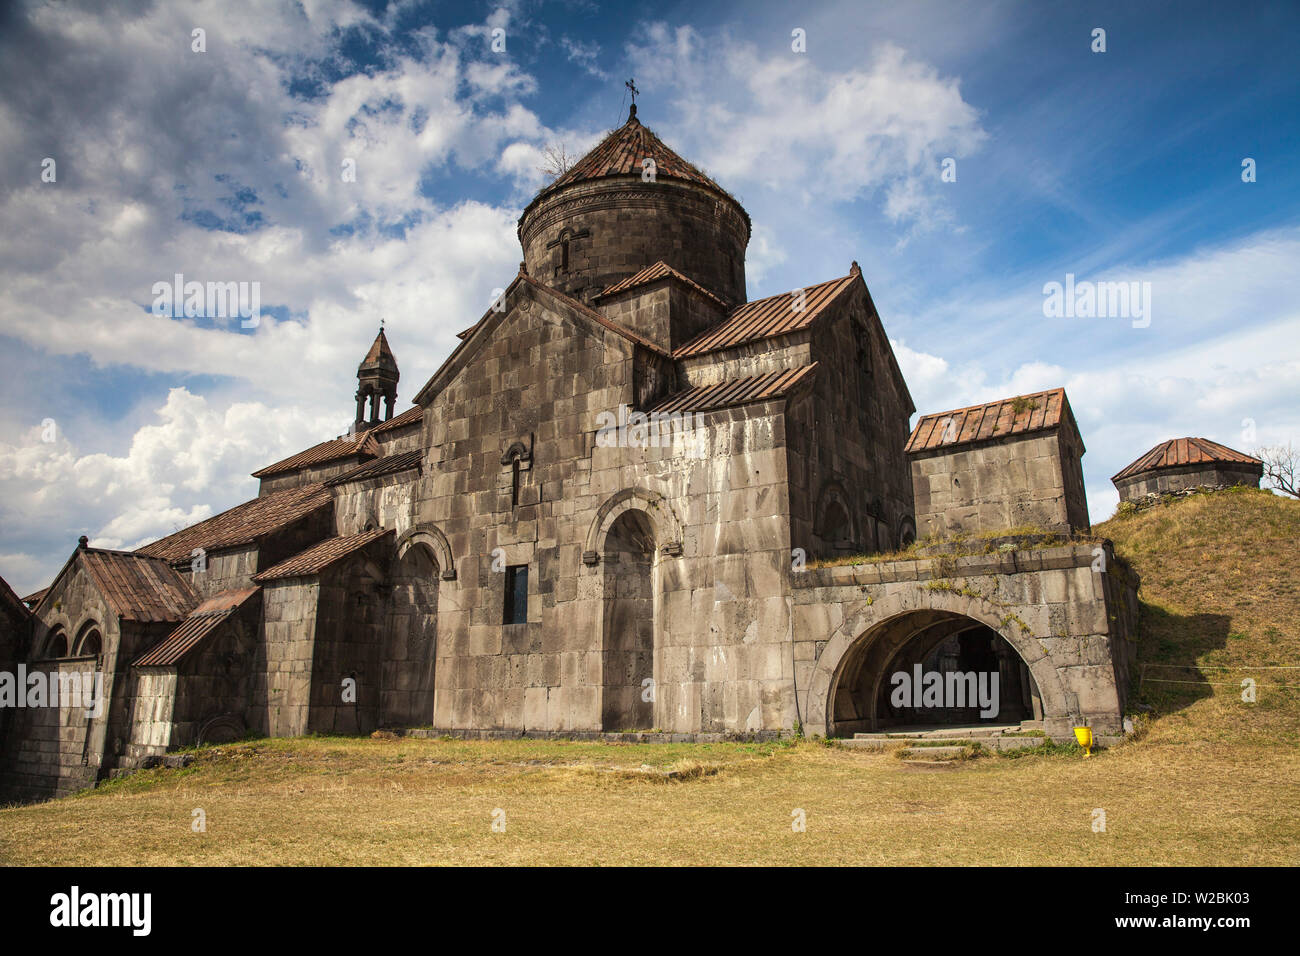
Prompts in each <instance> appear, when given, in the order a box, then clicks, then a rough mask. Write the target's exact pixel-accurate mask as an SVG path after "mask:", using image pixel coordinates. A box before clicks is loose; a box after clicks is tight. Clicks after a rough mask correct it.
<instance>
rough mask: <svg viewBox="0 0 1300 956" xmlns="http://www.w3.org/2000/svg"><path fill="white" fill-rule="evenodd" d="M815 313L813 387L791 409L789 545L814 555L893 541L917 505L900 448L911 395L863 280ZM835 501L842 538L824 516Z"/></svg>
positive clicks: (874, 548)
mask: <svg viewBox="0 0 1300 956" xmlns="http://www.w3.org/2000/svg"><path fill="white" fill-rule="evenodd" d="M818 322H819V324H818V326H817V330H816V332H815V334H814V336H813V339H812V342H811V346H810V358H811V359H812V360H813V361H815V362H817V376H816V380H815V382H814V384H813V394H812V396H811V397H810V399H809V400H808V401H801V402H797V403H795V405H794V406H793V407H792V409H791V412H790V415H791V422H792V426H793V427H792V428H791V430H790V434H791V436H792V441H791V445H790V470H791V490H790V496H791V511H792V515H791V541H792V546H793V547H802V548H803V549H804V550H805V551H806V552H807V553H808V555H809V556H810V557H813V556H821V557H828V556H833V555H835V554H841V553H851V554H862V553H875V552H879V551H889V550H892V549H894V548H896V547H898V546H899V543H900V536H901V533H902V528H903V523H904V519H910V517H911V515H912V485H911V480H910V478H909V475H908V466H907V457H906V454H905V452H904V450H903V449H904V446H905V445H906V443H907V434H908V417H909V416H910V414H911V404H910V400H909V398H908V397H907V394H906V391H905V386H903V385H902V383H901V380H895V378H894V375H893V372H892V364H891V363H890V361H889V360H888V357H887V354H888V349H889V345H888V340H887V339H886V338H885V336H884V331H883V329H881V328H880V326H879V322H878V320H876V319H874V317H873V313H872V312H871V311H870V306H869V303H868V300H867V296H866V294H865V289H864V288H862V287H858V288H857V289H855V290H854V292H853V293H852V294H851V296H850V297H849V298H848V299H847V301H846V302H845V303H844V304H843V305H842V306H840V307H839V309H838V311H837V312H836V313H833V314H831V315H827V316H824V317H822V318H820V319H819V320H818ZM860 355H861V358H859V356H860ZM835 503H839V506H840V507H842V508H843V509H844V511H845V512H846V513H847V516H848V518H849V522H848V529H847V537H846V538H842V539H840V540H838V541H837V540H833V537H834V536H833V534H832V530H833V529H830V528H828V527H827V520H826V517H827V513H828V511H829V510H830V509H831V508H832V507H833V505H834V504H835Z"/></svg>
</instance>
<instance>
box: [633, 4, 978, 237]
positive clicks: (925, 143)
mask: <svg viewBox="0 0 1300 956" xmlns="http://www.w3.org/2000/svg"><path fill="white" fill-rule="evenodd" d="M627 52H628V56H629V59H630V60H631V62H632V65H633V67H634V69H635V72H636V75H637V76H638V77H642V78H644V81H645V84H646V86H647V88H649V87H650V86H652V85H653V86H654V88H655V89H656V90H657V91H667V93H668V96H669V97H670V98H671V102H672V104H673V106H674V107H675V108H676V110H677V112H678V113H679V115H680V120H681V122H680V123H679V124H678V125H679V126H681V127H683V128H684V129H685V130H686V131H687V132H688V136H692V137H693V138H692V139H690V140H689V141H688V142H687V143H685V144H684V145H685V146H686V147H687V153H686V154H687V155H690V156H693V157H698V158H699V159H701V160H702V161H703V165H705V166H706V167H707V168H708V170H709V171H710V173H712V174H714V175H715V176H716V177H718V178H720V180H721V181H722V182H723V183H726V182H728V181H730V182H742V181H745V182H753V183H757V184H760V185H761V186H763V187H764V188H765V189H771V190H777V191H780V192H782V193H785V194H786V195H787V196H790V197H791V198H797V199H799V200H800V201H803V200H811V199H817V200H821V201H824V200H827V199H831V200H833V201H849V200H852V199H855V198H859V197H865V196H871V195H873V194H875V193H876V192H877V191H881V192H882V193H883V195H884V197H885V201H886V211H887V214H888V215H889V216H890V217H891V218H892V219H893V220H895V221H896V222H899V223H902V224H904V225H906V226H907V227H908V228H909V229H910V230H911V231H912V232H916V231H923V230H925V229H928V228H932V227H934V226H936V225H940V224H944V223H948V222H950V221H951V213H950V212H949V211H948V210H947V208H946V206H945V202H944V200H943V198H942V197H941V195H940V188H941V183H940V179H939V162H940V160H941V159H942V158H943V157H945V156H953V157H961V156H967V155H970V154H972V153H973V152H975V151H976V150H977V149H978V148H979V147H980V144H981V143H982V142H983V141H984V140H985V138H986V133H985V132H984V131H983V129H982V128H981V127H980V123H979V116H978V113H977V111H976V110H975V109H974V107H972V106H971V105H970V104H969V103H967V102H966V101H965V100H964V99H963V98H962V95H961V91H960V88H959V84H958V81H957V80H956V79H953V78H949V77H943V76H941V75H939V73H938V71H937V70H935V69H934V68H933V67H931V66H929V65H928V64H926V63H923V62H921V61H919V60H917V59H915V58H914V57H912V56H909V55H908V54H907V53H906V52H905V51H904V50H902V49H900V48H898V47H896V46H892V45H890V44H882V45H880V46H878V47H877V48H875V49H874V50H872V51H869V52H867V53H866V54H865V59H866V61H867V62H866V65H865V66H862V67H855V68H852V69H846V70H841V71H823V70H820V69H818V67H817V66H816V65H815V61H813V60H811V59H810V58H809V57H807V56H801V55H798V54H794V53H791V52H789V51H788V50H783V49H781V48H780V47H778V48H776V50H775V52H766V51H760V50H759V49H758V48H757V47H756V46H754V45H752V44H749V43H745V42H742V41H738V40H736V39H734V38H733V37H731V36H729V35H727V34H716V35H714V34H710V35H705V34H702V33H700V32H699V31H697V30H695V29H694V28H692V27H689V26H681V27H677V28H671V27H669V26H668V25H666V24H663V23H656V24H651V25H650V26H648V27H647V28H646V39H645V41H644V42H642V43H640V44H635V45H629V47H628V51H627ZM660 95H662V94H660Z"/></svg>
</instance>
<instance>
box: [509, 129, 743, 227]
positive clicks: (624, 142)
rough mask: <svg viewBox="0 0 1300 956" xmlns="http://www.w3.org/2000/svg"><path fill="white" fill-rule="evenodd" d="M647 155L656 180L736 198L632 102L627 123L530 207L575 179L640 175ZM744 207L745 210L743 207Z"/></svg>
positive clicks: (524, 215)
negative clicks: (643, 119) (645, 119)
mask: <svg viewBox="0 0 1300 956" xmlns="http://www.w3.org/2000/svg"><path fill="white" fill-rule="evenodd" d="M646 159H651V160H653V161H654V173H655V180H656V181H657V180H661V179H677V180H681V181H683V182H691V183H695V184H697V185H700V186H704V187H705V188H707V189H710V190H712V191H714V192H716V193H719V194H721V195H723V196H726V197H727V198H728V199H730V200H731V201H732V202H736V200H735V199H734V198H733V197H732V196H731V194H730V193H728V192H727V191H726V190H724V189H723V188H722V187H721V186H719V185H718V184H717V183H715V182H714V181H713V180H712V179H710V178H709V177H708V176H706V175H705V174H704V173H703V172H701V171H700V170H699V169H698V168H697V167H696V166H695V165H694V164H692V163H688V162H687V161H686V160H684V159H682V157H681V156H679V155H677V153H675V152H673V150H671V149H669V148H668V146H666V145H665V144H664V141H663V140H661V139H660V138H659V137H658V136H656V135H655V134H654V133H653V132H651V131H650V128H649V127H647V126H643V125H641V121H640V120H639V119H637V117H636V107H635V106H633V107H632V108H631V109H630V110H629V111H628V117H627V122H626V123H624V124H623V125H622V126H620V127H619V128H618V129H616V130H614V131H613V132H611V133H610V134H609V135H608V136H606V137H605V138H604V139H603V140H601V141H600V142H599V143H597V144H596V146H595V147H594V148H593V149H592V150H591V152H589V153H587V155H586V156H583V157H582V159H580V160H578V161H577V162H576V163H574V164H573V165H572V166H571V167H569V169H568V171H567V172H565V173H563V174H562V175H560V176H559V177H558V178H557V179H556V180H555V181H554V182H553V183H551V184H550V185H549V186H546V187H545V188H543V189H542V190H541V191H540V192H539V193H538V194H537V195H536V196H535V197H534V198H533V201H532V202H531V203H529V204H528V208H529V209H531V208H532V207H533V206H534V205H535V204H536V203H537V202H538V201H539V200H541V199H542V198H543V197H544V196H548V195H550V194H551V193H553V192H555V191H556V190H557V189H563V188H564V187H565V186H569V185H572V184H573V183H578V182H583V181H584V180H592V179H604V178H607V177H611V176H637V177H640V176H641V174H642V172H643V169H644V167H643V166H642V163H643V162H644V161H645V160H646ZM736 205H737V206H739V205H740V203H738V202H736ZM741 211H742V212H744V210H743V209H742V210H741ZM527 215H528V209H525V210H524V214H523V216H521V217H520V222H522V221H523V219H524V217H526V216H527ZM745 221H746V223H748V221H749V215H748V214H747V213H746V214H745Z"/></svg>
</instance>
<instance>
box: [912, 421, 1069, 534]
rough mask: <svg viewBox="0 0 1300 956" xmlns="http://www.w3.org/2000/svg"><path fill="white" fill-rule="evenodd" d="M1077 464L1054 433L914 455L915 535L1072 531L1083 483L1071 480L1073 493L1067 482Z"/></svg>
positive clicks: (1016, 437) (998, 440)
mask: <svg viewBox="0 0 1300 956" xmlns="http://www.w3.org/2000/svg"><path fill="white" fill-rule="evenodd" d="M1076 461H1077V458H1072V457H1071V455H1070V453H1069V449H1068V448H1067V449H1064V450H1063V449H1062V444H1061V441H1060V439H1059V438H1058V435H1057V434H1056V433H1055V432H1039V433H1035V434H1031V435H1026V436H1020V435H1011V436H1008V437H1006V438H1003V439H995V440H993V441H989V442H979V443H974V444H967V445H958V446H954V447H953V448H952V449H950V450H948V451H942V452H939V453H921V454H913V455H912V456H911V466H912V486H913V489H914V492H915V500H916V530H917V534H918V535H919V536H921V537H925V536H927V535H931V534H937V535H951V534H958V533H962V534H973V533H977V532H981V531H995V530H1002V529H1007V528H1016V527H1021V526H1025V525H1034V526H1038V527H1043V528H1049V529H1053V530H1059V531H1069V530H1070V524H1071V514H1072V513H1073V515H1074V520H1076V521H1077V520H1080V518H1079V506H1078V504H1077V503H1076V504H1074V505H1071V504H1070V502H1071V500H1072V498H1073V496H1074V495H1076V494H1079V493H1080V492H1081V491H1082V479H1081V478H1080V479H1078V480H1077V481H1075V479H1074V478H1073V477H1072V478H1071V482H1072V484H1071V488H1072V490H1067V487H1066V479H1065V476H1066V475H1067V474H1070V475H1072V474H1073V469H1074V464H1073V462H1076ZM1083 514H1084V515H1085V516H1086V514H1087V512H1086V505H1085V508H1084V511H1083ZM1085 527H1086V525H1085Z"/></svg>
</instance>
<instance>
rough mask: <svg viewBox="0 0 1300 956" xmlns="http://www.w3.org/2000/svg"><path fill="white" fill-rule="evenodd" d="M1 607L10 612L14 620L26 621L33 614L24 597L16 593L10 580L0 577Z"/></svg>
mask: <svg viewBox="0 0 1300 956" xmlns="http://www.w3.org/2000/svg"><path fill="white" fill-rule="evenodd" d="M0 608H3V609H4V610H5V611H6V612H8V613H9V615H10V616H11V617H13V618H14V620H17V621H25V620H27V619H28V618H29V617H31V616H32V612H31V609H30V608H28V607H27V604H26V603H25V599H24V598H20V597H19V596H18V595H17V594H15V593H14V590H13V588H11V587H10V586H9V582H8V581H6V580H5V579H4V578H0Z"/></svg>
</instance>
